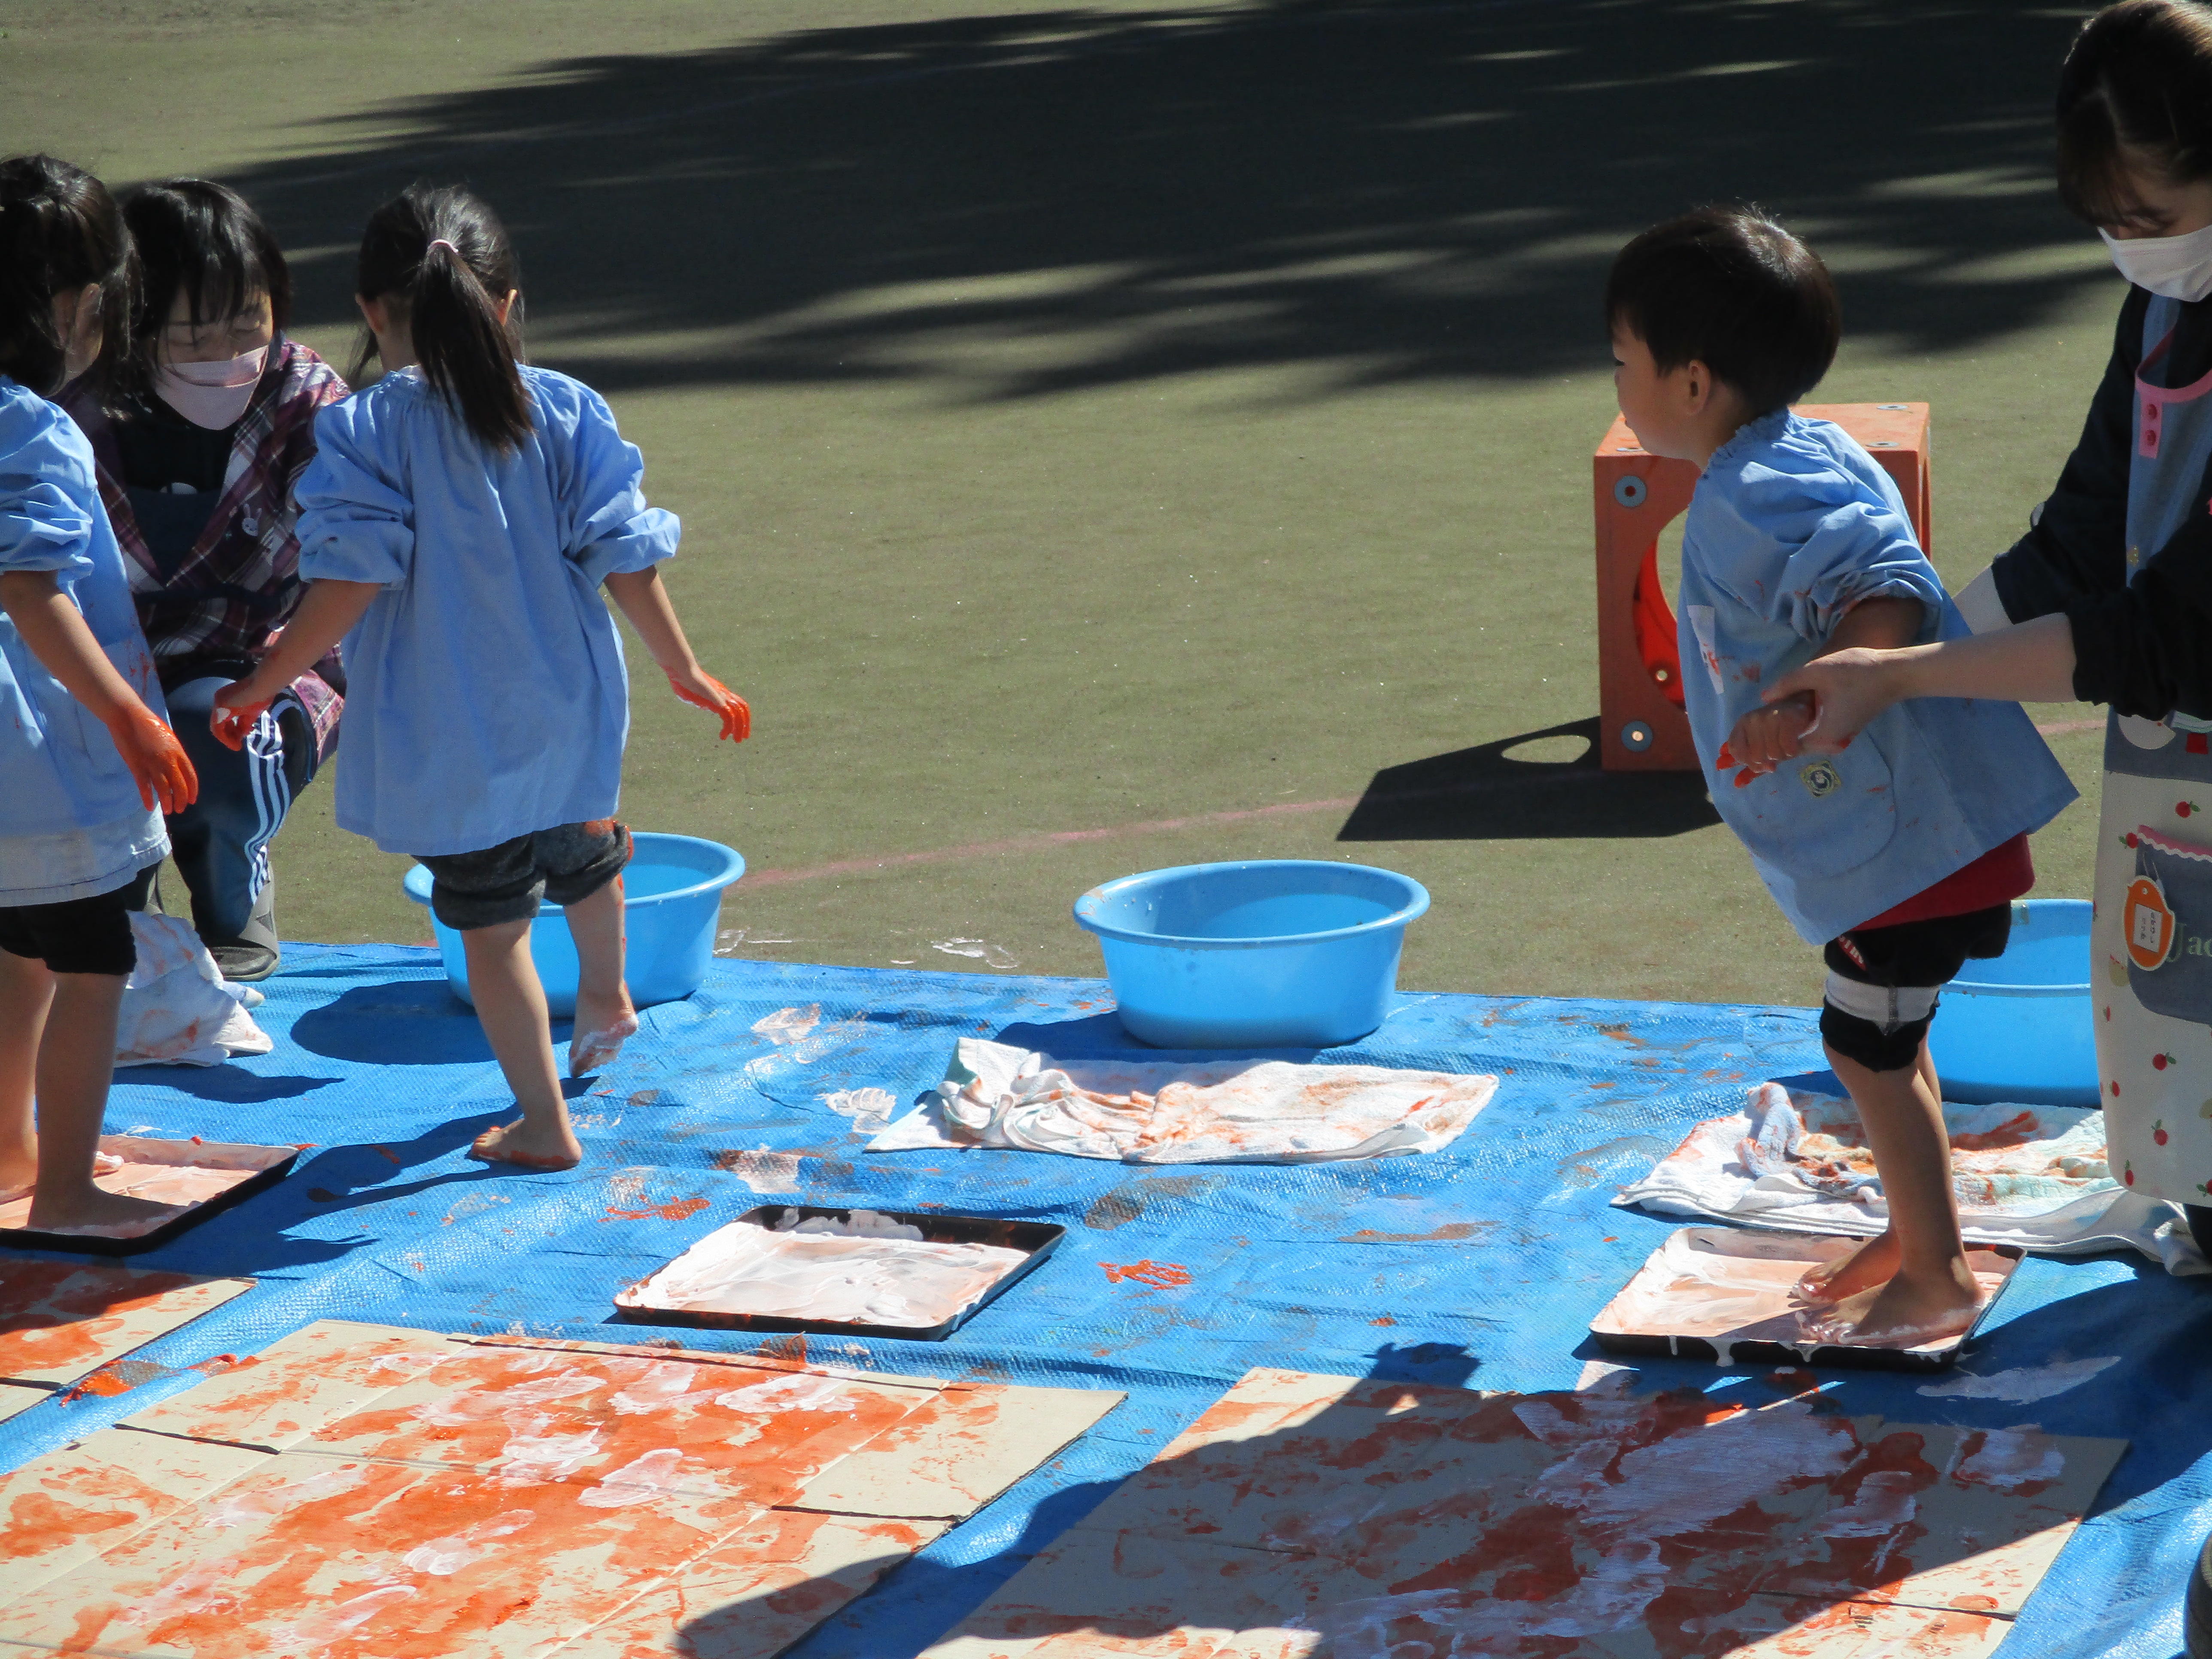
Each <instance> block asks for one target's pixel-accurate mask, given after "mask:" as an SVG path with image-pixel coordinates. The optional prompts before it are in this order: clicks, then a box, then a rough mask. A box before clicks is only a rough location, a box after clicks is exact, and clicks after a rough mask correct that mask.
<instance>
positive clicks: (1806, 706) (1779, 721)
mask: <svg viewBox="0 0 2212 1659" xmlns="http://www.w3.org/2000/svg"><path fill="white" fill-rule="evenodd" d="M1812 725H1813V699H1812V697H1811V696H1795V697H1790V698H1787V699H1785V700H1784V701H1783V702H1775V703H1769V704H1768V705H1767V706H1766V707H1765V708H1754V709H1753V710H1752V711H1751V713H1749V714H1746V715H1745V716H1744V717H1743V718H1742V719H1741V720H1738V721H1737V722H1736V723H1735V731H1733V732H1729V736H1728V741H1727V742H1726V743H1724V744H1722V745H1721V750H1720V753H1719V754H1718V755H1717V756H1715V757H1713V759H1714V765H1715V767H1716V768H1717V769H1718V770H1721V771H1726V770H1728V769H1729V768H1730V767H1736V768H1739V769H1740V770H1738V771H1737V773H1736V775H1735V787H1737V788H1739V789H1741V788H1742V787H1744V786H1745V785H1747V784H1748V783H1749V782H1750V781H1752V780H1753V778H1756V777H1760V776H1763V775H1765V774H1766V773H1769V772H1771V771H1773V770H1774V769H1775V768H1777V767H1778V766H1780V765H1781V764H1782V763H1783V762H1784V761H1787V760H1794V759H1796V757H1797V756H1798V754H1799V753H1800V752H1802V749H1801V743H1802V738H1804V735H1805V733H1806V732H1807V730H1808V728H1809V727H1810V726H1812Z"/></svg>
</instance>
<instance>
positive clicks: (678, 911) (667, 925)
mask: <svg viewBox="0 0 2212 1659" xmlns="http://www.w3.org/2000/svg"><path fill="white" fill-rule="evenodd" d="M632 840H633V842H634V843H635V852H634V853H633V854H632V855H631V858H630V861H629V868H628V869H626V870H624V871H623V921H624V925H625V932H626V933H627V934H628V937H629V951H628V956H627V957H626V959H625V962H624V966H623V977H624V978H625V979H627V980H628V981H629V995H630V1000H631V1001H633V1002H635V1004H637V1006H639V1007H641V1008H643V1007H646V1006H648V1005H650V1004H652V1003H655V1002H674V1001H677V1000H679V999H681V998H684V997H688V996H690V994H692V993H693V992H694V991H696V990H697V989H698V988H699V987H700V985H701V983H702V981H704V980H705V979H706V977H707V964H708V963H709V962H712V961H713V960H714V924H715V921H717V919H718V918H719V917H720V915H721V913H722V890H723V889H724V888H725V887H727V886H728V885H729V884H731V883H732V882H734V881H735V880H737V878H738V877H739V876H742V875H743V874H744V872H745V860H744V855H743V854H740V853H738V851H737V849H736V848H730V847H725V846H723V845H722V844H721V843H720V842H714V841H702V840H700V839H699V838H698V837H697V836H653V835H646V834H644V833H642V832H641V833H639V834H637V835H635V836H633V837H632ZM404 885H405V887H406V889H407V896H408V897H409V898H411V899H413V900H414V901H415V902H416V903H417V904H421V905H425V906H427V905H428V903H429V902H430V872H429V871H428V870H427V869H425V868H424V867H423V866H422V865H419V864H418V865H416V866H414V867H413V868H411V869H410V870H409V871H408V872H407V878H406V881H405V883H404ZM430 926H431V927H432V928H433V929H434V930H435V932H436V933H437V936H438V954H439V955H440V957H442V958H443V959H444V961H445V964H446V981H447V984H449V985H451V986H452V987H453V994H455V995H456V996H458V997H459V998H460V1000H462V1001H464V1002H465V1003H467V1004H468V1005H469V1006H471V1008H473V1007H475V1006H476V999H475V998H473V997H471V995H470V994H469V963H468V958H467V957H466V956H465V954H464V952H463V951H462V948H461V936H460V934H459V933H456V932H455V931H454V930H453V928H451V927H447V926H446V924H445V923H444V922H442V921H439V920H438V918H437V915H436V914H435V912H434V913H433V914H432V915H431V917H430ZM530 959H531V960H532V962H534V963H537V964H538V978H539V979H541V980H543V981H544V982H545V1000H546V1003H547V1004H548V1006H550V1007H551V1009H552V1011H553V1012H554V1013H555V1014H556V1015H568V1014H573V1013H574V1012H576V941H575V940H574V939H571V938H570V937H569V936H568V918H567V917H566V916H564V915H562V913H561V907H560V906H559V905H557V904H541V905H539V906H538V918H537V920H536V921H532V923H531V924H530Z"/></svg>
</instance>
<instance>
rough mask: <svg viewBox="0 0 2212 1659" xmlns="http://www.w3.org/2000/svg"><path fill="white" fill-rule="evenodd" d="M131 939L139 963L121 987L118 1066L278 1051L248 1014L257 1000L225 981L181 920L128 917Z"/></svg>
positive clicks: (214, 1060) (206, 1061) (201, 1061)
mask: <svg viewBox="0 0 2212 1659" xmlns="http://www.w3.org/2000/svg"><path fill="white" fill-rule="evenodd" d="M131 939H132V942H133V943H135V944H136V945H137V947H138V965H137V967H135V968H133V969H131V977H130V978H129V979H128V980H126V981H124V986H123V1011H122V1013H121V1015H120V1016H119V1018H118V1020H117V1022H116V1034H115V1063H116V1064H117V1065H118V1066H220V1065H222V1063H223V1061H225V1060H228V1059H229V1058H230V1057H231V1056H232V1055H234V1054H267V1053H268V1052H269V1051H270V1049H272V1048H275V1047H276V1042H274V1041H273V1040H272V1039H271V1038H270V1036H269V1034H268V1033H267V1032H266V1031H264V1030H262V1029H261V1028H260V1027H259V1026H258V1025H256V1024H254V1023H253V1016H252V1015H251V1014H249V1013H247V1012H246V1009H248V1008H249V1007H252V1006H253V1005H254V1004H256V1003H258V1002H259V1001H260V1000H261V994H260V993H259V992H258V991H256V990H254V989H252V987H249V986H244V985H233V984H231V983H230V982H229V981H227V980H225V979H224V978H223V976H222V969H219V968H217V967H216V965H215V958H214V957H211V956H210V955H209V954H208V951H207V946H206V945H203V944H201V943H200V939H199V935H198V934H197V933H194V932H192V930H191V927H189V926H188V925H187V924H186V923H185V921H183V920H182V919H181V918H179V917H177V916H161V915H145V914H143V913H141V912H138V911H133V912H132V913H131Z"/></svg>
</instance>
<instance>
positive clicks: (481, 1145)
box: [469, 1117, 584, 1170]
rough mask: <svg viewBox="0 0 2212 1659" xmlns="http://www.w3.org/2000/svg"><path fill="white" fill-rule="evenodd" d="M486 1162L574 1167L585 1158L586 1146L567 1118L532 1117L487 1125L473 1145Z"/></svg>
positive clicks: (545, 1167)
mask: <svg viewBox="0 0 2212 1659" xmlns="http://www.w3.org/2000/svg"><path fill="white" fill-rule="evenodd" d="M469 1156H470V1157H471V1158H476V1159H477V1160H478V1161H479V1162H481V1163H484V1164H513V1165H515V1166H516V1167H517V1168H519V1169H524V1170H573V1169H574V1168H575V1167H576V1166H577V1165H578V1164H581V1163H582V1162H583V1161H584V1148H583V1146H581V1144H580V1143H579V1142H578V1140H577V1139H576V1134H575V1131H574V1130H573V1129H571V1128H570V1127H568V1124H567V1122H566V1121H563V1122H562V1123H559V1124H557V1125H548V1124H537V1123H532V1121H530V1120H529V1119H528V1118H526V1117H525V1118H519V1119H517V1120H516V1121H514V1122H513V1123H509V1124H507V1125H505V1126H504V1127H500V1128H496V1129H486V1130H485V1131H484V1132H483V1133H482V1134H480V1135H478V1136H477V1138H476V1139H475V1141H474V1142H473V1143H471V1146H470V1147H469Z"/></svg>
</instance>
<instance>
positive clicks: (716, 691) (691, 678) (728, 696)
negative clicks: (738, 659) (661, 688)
mask: <svg viewBox="0 0 2212 1659" xmlns="http://www.w3.org/2000/svg"><path fill="white" fill-rule="evenodd" d="M666 672H667V675H668V689H669V690H671V691H673V692H675V693H676V695H677V696H679V697H681V698H683V700H684V702H688V703H690V705H691V706H692V707H693V708H703V709H705V710H707V712H708V713H709V714H716V715H719V716H720V718H721V721H722V736H724V737H726V738H728V739H729V740H730V741H731V742H732V743H743V742H744V740H745V739H746V738H749V737H750V736H752V733H753V711H752V709H751V708H750V706H749V705H748V704H747V703H746V702H745V700H744V698H743V697H741V696H738V694H737V693H736V692H734V691H732V690H730V688H729V687H728V686H726V685H725V684H722V683H721V681H720V680H718V679H716V678H714V676H713V675H712V674H709V673H708V672H707V671H706V670H705V669H703V668H700V667H697V666H693V667H691V668H689V669H675V668H671V669H669V670H667V671H666Z"/></svg>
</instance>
